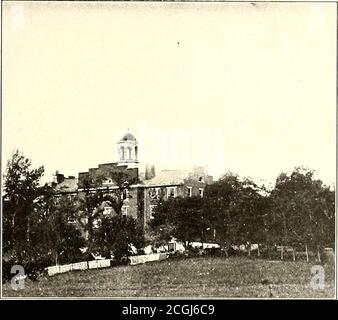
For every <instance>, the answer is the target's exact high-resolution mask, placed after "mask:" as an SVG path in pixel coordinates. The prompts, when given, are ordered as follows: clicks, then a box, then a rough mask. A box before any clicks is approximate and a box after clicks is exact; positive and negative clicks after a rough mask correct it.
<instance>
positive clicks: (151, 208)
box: [149, 205, 156, 219]
mask: <svg viewBox="0 0 338 320" xmlns="http://www.w3.org/2000/svg"><path fill="white" fill-rule="evenodd" d="M155 208H156V205H151V206H150V207H149V209H150V210H149V213H150V214H149V216H150V219H154V213H155Z"/></svg>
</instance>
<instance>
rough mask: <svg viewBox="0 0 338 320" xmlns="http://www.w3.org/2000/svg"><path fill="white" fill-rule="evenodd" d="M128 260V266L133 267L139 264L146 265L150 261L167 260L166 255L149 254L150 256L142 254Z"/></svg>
mask: <svg viewBox="0 0 338 320" xmlns="http://www.w3.org/2000/svg"><path fill="white" fill-rule="evenodd" d="M129 258H130V264H131V265H135V264H141V263H146V262H150V261H160V260H165V259H167V258H168V254H167V253H151V254H144V255H141V256H131V257H129Z"/></svg>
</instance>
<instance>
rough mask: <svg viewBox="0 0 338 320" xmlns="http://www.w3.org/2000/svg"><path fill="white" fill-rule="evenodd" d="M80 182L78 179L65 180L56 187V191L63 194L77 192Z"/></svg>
mask: <svg viewBox="0 0 338 320" xmlns="http://www.w3.org/2000/svg"><path fill="white" fill-rule="evenodd" d="M78 181H79V179H77V178H74V179H68V178H65V180H64V181H62V182H61V183H59V184H57V185H56V186H55V190H56V191H61V192H75V191H77V189H78V185H77V184H78Z"/></svg>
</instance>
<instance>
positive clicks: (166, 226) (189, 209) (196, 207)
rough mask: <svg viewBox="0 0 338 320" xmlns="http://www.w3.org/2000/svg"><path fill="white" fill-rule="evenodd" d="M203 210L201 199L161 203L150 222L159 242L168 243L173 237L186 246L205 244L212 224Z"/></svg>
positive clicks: (179, 199)
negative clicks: (195, 243) (196, 242)
mask: <svg viewBox="0 0 338 320" xmlns="http://www.w3.org/2000/svg"><path fill="white" fill-rule="evenodd" d="M202 208H203V200H202V198H200V197H189V198H181V197H177V198H169V199H168V200H161V201H159V203H158V204H157V206H156V209H155V213H154V219H153V220H152V221H151V222H150V226H151V229H152V230H153V232H155V233H157V234H158V235H159V237H157V242H158V243H161V242H162V243H164V242H168V241H169V240H171V239H172V238H173V237H174V238H176V239H177V240H178V241H182V242H183V244H184V245H185V246H189V245H190V243H191V242H192V241H202V242H203V241H204V239H205V236H206V230H207V228H208V227H209V226H210V222H209V220H208V218H207V217H206V216H205V215H204V213H205V212H204V211H203V210H202Z"/></svg>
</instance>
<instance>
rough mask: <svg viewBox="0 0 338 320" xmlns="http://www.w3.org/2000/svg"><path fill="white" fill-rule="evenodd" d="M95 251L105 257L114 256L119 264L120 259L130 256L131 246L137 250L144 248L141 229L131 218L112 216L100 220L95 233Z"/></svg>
mask: <svg viewBox="0 0 338 320" xmlns="http://www.w3.org/2000/svg"><path fill="white" fill-rule="evenodd" d="M94 242H95V244H96V249H97V251H98V252H100V253H101V255H103V256H105V257H110V256H111V255H113V256H114V259H115V261H117V262H120V261H121V259H122V257H124V256H129V255H131V254H132V246H134V247H135V248H136V249H137V250H140V249H142V248H144V245H145V242H144V235H143V230H142V228H141V227H140V226H139V225H138V224H137V221H136V220H135V219H133V218H132V217H122V216H121V215H117V214H114V215H112V216H105V217H103V218H102V219H100V222H99V226H98V228H97V229H96V231H95V236H94Z"/></svg>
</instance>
